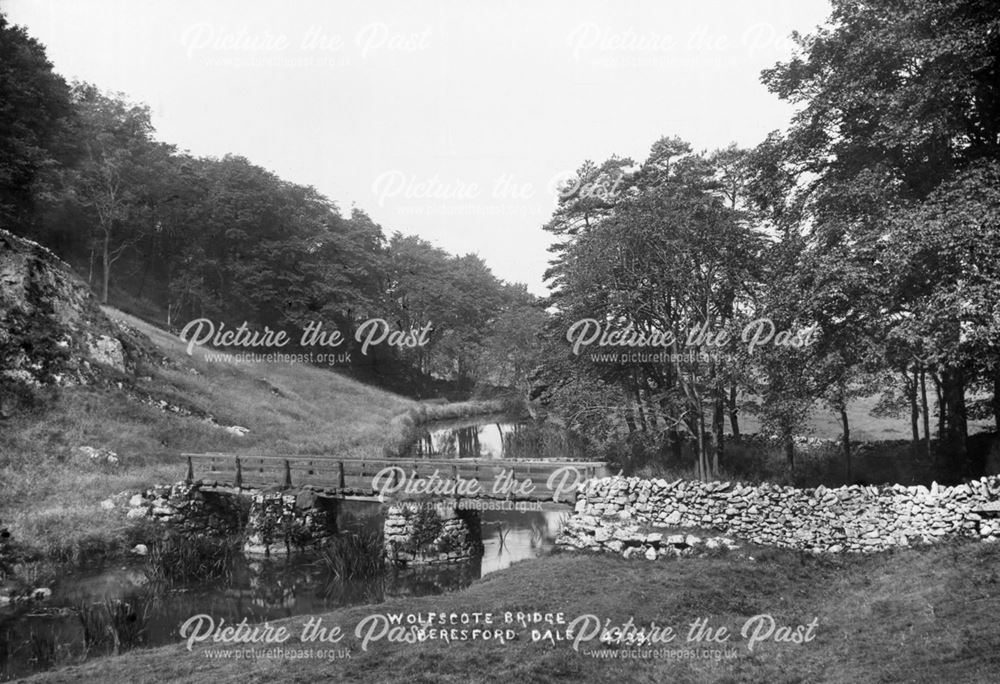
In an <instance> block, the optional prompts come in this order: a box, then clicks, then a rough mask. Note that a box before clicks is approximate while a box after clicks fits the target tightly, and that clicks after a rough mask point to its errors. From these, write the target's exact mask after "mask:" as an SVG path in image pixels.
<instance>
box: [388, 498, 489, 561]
mask: <svg viewBox="0 0 1000 684" xmlns="http://www.w3.org/2000/svg"><path fill="white" fill-rule="evenodd" d="M383 532H384V535H383V536H384V539H385V553H386V558H387V559H388V560H389V562H391V563H393V564H394V565H396V566H401V567H406V566H410V565H424V564H429V563H455V562H459V561H466V560H470V559H473V558H478V557H480V556H482V555H483V535H482V528H481V519H480V514H479V511H478V510H473V509H465V508H462V507H461V505H460V504H459V501H458V500H456V499H437V500H433V499H423V500H413V501H399V502H395V503H392V504H390V505H389V508H388V510H386V512H385V523H384V527H383Z"/></svg>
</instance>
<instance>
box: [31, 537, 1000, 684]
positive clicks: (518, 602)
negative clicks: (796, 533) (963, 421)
mask: <svg viewBox="0 0 1000 684" xmlns="http://www.w3.org/2000/svg"><path fill="white" fill-rule="evenodd" d="M748 551H749V552H748ZM998 562H1000V547H998V545H996V544H984V543H978V542H964V543H955V544H951V545H943V546H937V547H932V548H928V549H918V550H905V551H899V552H896V553H883V554H875V555H867V556H842V557H835V558H830V557H826V558H821V557H815V556H809V555H799V554H797V553H793V552H786V551H774V550H764V549H752V550H741V551H737V552H733V553H729V554H719V555H716V556H714V557H701V558H684V559H678V560H658V561H653V562H650V561H646V560H644V559H631V560H624V559H622V558H620V557H617V556H610V555H600V556H597V555H591V554H586V555H583V554H571V553H562V554H558V555H555V556H551V557H547V558H542V559H538V560H534V561H529V562H525V563H520V564H517V565H514V566H512V567H511V568H509V569H507V570H504V571H501V572H498V573H496V574H494V575H490V576H489V577H488V578H486V579H484V580H483V581H481V582H477V583H476V584H474V585H472V586H471V587H469V588H468V589H466V590H464V591H461V592H458V593H455V594H446V595H442V596H429V597H424V598H420V599H405V598H404V599H395V600H391V601H388V602H386V603H385V604H381V605H378V606H367V607H365V606H362V607H356V608H350V609H344V610H340V611H336V612H334V613H331V614H328V615H324V616H323V626H324V627H328V628H329V627H333V626H340V627H342V628H343V630H344V632H345V633H346V636H345V637H344V638H343V640H342V641H341V642H339V643H337V644H335V646H336V648H337V649H340V650H342V649H349V650H350V657H349V658H347V659H337V660H331V661H328V660H326V659H320V658H316V657H305V658H302V659H298V660H289V659H284V658H269V659H256V660H242V659H240V660H233V659H226V660H218V659H215V658H212V657H209V655H207V652H208V651H215V652H218V651H220V650H225V648H226V646H225V645H222V644H213V643H211V641H209V642H206V643H203V644H200V645H195V647H194V651H193V652H188V651H187V650H186V649H185V646H184V645H183V644H177V645H173V646H166V647H162V648H157V649H154V650H149V651H135V652H132V653H129V654H126V655H124V656H121V657H115V658H105V659H101V660H95V661H93V662H90V663H85V664H83V665H81V666H77V667H73V668H68V669H63V670H57V671H54V672H48V673H43V674H41V675H39V676H38V677H37V680H38V681H45V682H69V681H131V682H161V681H172V682H204V681H213V682H219V683H220V684H221V683H223V682H240V683H241V684H244V683H247V682H270V681H279V680H280V681H296V682H317V681H339V682H431V681H433V682H469V681H472V682H493V681H496V682H509V681H524V682H529V681H530V682H556V681H559V682H577V681H579V682H607V681H629V682H845V683H846V682H927V683H928V684H930V683H937V682H942V681H952V682H993V681H996V673H997V671H998V668H1000V629H998V628H997V625H996V615H995V612H996V607H997V602H998V601H1000V584H998V582H997V570H996V567H997V563H998ZM504 611H511V612H515V613H516V612H517V611H525V612H536V611H537V612H540V613H546V612H553V613H555V612H563V613H564V615H565V617H566V621H567V622H568V621H571V620H572V619H573V618H575V617H576V616H579V615H584V614H592V615H595V616H597V617H598V618H599V619H601V620H602V621H603V620H605V619H608V620H610V624H611V625H612V626H614V625H621V624H623V623H624V622H625V621H627V620H628V619H629V618H634V621H635V624H636V625H638V626H646V627H648V626H649V625H650V623H653V622H655V623H656V624H657V625H658V626H660V627H663V626H671V627H673V628H675V630H676V631H677V632H678V633H679V635H678V637H677V639H676V640H675V641H673V642H672V643H666V644H657V645H656V648H658V649H662V650H661V656H660V657H659V658H654V657H646V658H629V659H622V658H614V659H609V658H598V657H595V656H594V655H592V654H587V653H585V652H584V651H585V650H591V649H595V648H600V646H599V645H596V643H595V642H592V643H591V645H589V646H588V645H586V644H585V645H582V646H581V650H580V651H579V652H577V651H574V650H573V649H572V648H571V647H570V646H569V645H568V644H567V643H566V642H565V641H559V642H555V643H549V642H532V640H531V636H530V627H529V629H527V630H526V629H521V628H520V627H519V628H518V631H519V634H518V637H517V639H516V640H515V641H513V642H508V643H506V644H501V643H498V642H497V641H483V640H477V641H472V640H467V641H462V640H458V641H454V642H452V643H450V644H449V643H445V642H443V641H440V640H437V641H429V642H425V643H416V644H405V643H388V642H387V640H386V639H383V640H381V641H379V642H377V643H373V644H370V645H369V650H368V651H367V652H364V651H362V650H361V649H360V640H359V639H357V638H356V636H355V632H354V630H355V626H356V625H357V624H358V623H359V622H360V621H361V620H362V619H364V618H365V617H366V616H368V615H371V614H374V613H383V614H389V613H403V614H420V615H423V616H426V615H427V614H428V613H435V614H437V613H442V612H443V613H445V614H452V613H457V614H462V613H465V614H469V615H471V614H472V613H477V612H478V613H483V612H491V613H493V614H494V615H502V613H503V612H504ZM761 614H769V615H771V616H773V618H774V620H775V622H776V624H777V625H778V626H790V627H792V628H793V630H794V628H795V627H797V626H799V625H802V626H806V625H808V624H809V623H810V622H811V621H812V620H813V619H816V620H817V626H816V627H815V629H814V631H813V635H814V638H813V639H812V640H810V641H809V642H808V643H781V642H776V641H775V640H774V639H773V638H772V639H768V640H765V641H764V642H761V643H758V644H756V645H755V646H754V648H753V650H752V651H751V650H750V649H749V648H748V640H747V639H746V638H744V637H743V636H742V635H741V633H740V632H741V627H742V626H743V625H744V624H745V623H746V621H747V620H748V619H749V618H751V617H752V616H756V615H761ZM699 618H702V619H705V620H706V621H707V624H708V625H709V626H710V627H711V628H712V629H713V630H715V629H718V628H719V627H726V628H727V629H728V630H729V632H730V636H731V638H730V639H729V640H728V642H727V643H725V644H721V645H720V644H710V643H701V644H699V643H697V642H692V643H688V642H687V640H686V639H687V626H688V625H689V624H690V623H691V622H692V621H693V620H696V619H699ZM405 619H406V618H405V617H404V620H405ZM498 619H499V618H498ZM304 621H305V618H303V617H298V618H292V619H290V620H287V621H284V623H285V624H287V625H288V628H289V631H290V632H291V633H292V638H291V640H290V641H288V642H286V643H285V644H284V645H283V647H284V648H288V649H302V648H306V647H309V646H312V647H313V648H318V647H322V646H324V644H321V643H313V644H305V645H303V644H301V642H299V640H298V637H299V634H300V633H301V630H302V625H303V624H304ZM404 624H405V623H404ZM541 629H545V628H544V626H543V627H541ZM562 629H563V630H565V626H563V628H562ZM762 636H763V635H762ZM327 646H329V645H327ZM723 646H725V647H726V648H727V649H733V650H734V651H735V655H734V657H731V658H721V659H713V658H712V657H694V658H691V657H685V656H684V655H683V654H682V655H679V656H678V655H676V654H677V653H678V652H683V651H684V650H685V649H688V650H690V649H695V648H697V649H709V650H718V649H721V648H722V647H723ZM258 647H259V648H264V647H263V646H258ZM270 647H271V648H273V645H272V646H270ZM237 648H240V649H242V646H239V645H238V646H237ZM645 648H647V649H648V648H650V647H645ZM671 652H672V653H674V654H675V655H674V656H673V657H671V656H670V655H669V654H670V653H671ZM33 681H34V680H33Z"/></svg>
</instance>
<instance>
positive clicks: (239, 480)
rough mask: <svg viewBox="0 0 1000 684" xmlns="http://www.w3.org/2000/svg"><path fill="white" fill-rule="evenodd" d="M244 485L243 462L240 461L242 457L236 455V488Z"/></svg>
mask: <svg viewBox="0 0 1000 684" xmlns="http://www.w3.org/2000/svg"><path fill="white" fill-rule="evenodd" d="M241 487H243V464H242V463H240V457H239V456H237V457H236V488H237V489H240V488H241Z"/></svg>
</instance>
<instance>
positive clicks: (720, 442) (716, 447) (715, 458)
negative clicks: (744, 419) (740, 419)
mask: <svg viewBox="0 0 1000 684" xmlns="http://www.w3.org/2000/svg"><path fill="white" fill-rule="evenodd" d="M725 401H726V400H725V395H724V394H723V393H722V390H721V389H720V390H719V393H718V396H716V398H715V406H714V410H713V412H712V441H713V442H714V443H713V444H712V447H713V449H712V475H713V476H715V477H718V475H719V464H720V463H721V462H722V452H723V450H724V449H725V434H724V433H725V412H726V406H725Z"/></svg>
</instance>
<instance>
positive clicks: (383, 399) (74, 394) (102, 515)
mask: <svg viewBox="0 0 1000 684" xmlns="http://www.w3.org/2000/svg"><path fill="white" fill-rule="evenodd" d="M108 313H109V314H110V315H112V316H113V317H115V318H119V319H123V320H125V321H126V322H127V323H129V324H130V325H132V326H134V327H135V328H138V329H139V330H140V331H142V332H144V333H145V334H146V335H148V336H149V337H150V338H151V339H152V340H153V342H154V343H155V344H156V346H157V347H158V348H159V350H160V351H161V352H162V353H163V354H164V355H166V356H167V357H168V358H170V359H172V360H173V361H174V367H158V368H152V369H147V370H145V371H144V372H146V373H148V379H146V380H140V381H139V382H138V383H137V386H138V388H139V389H140V390H142V391H144V392H148V393H150V394H151V395H152V396H154V397H156V398H161V399H163V400H165V401H167V402H169V403H171V404H175V405H180V406H183V407H186V408H190V409H194V410H197V411H203V412H207V413H209V414H211V415H213V416H214V417H215V418H216V420H217V422H218V423H219V424H220V425H222V426H230V425H239V426H243V427H246V428H249V430H250V432H249V433H248V434H247V435H246V436H243V437H240V436H236V435H233V434H230V433H229V432H227V431H226V430H224V429H222V428H221V427H217V426H214V425H210V424H209V423H207V422H205V421H203V420H200V419H198V418H194V417H184V416H180V415H177V414H175V413H171V412H169V411H164V410H161V409H159V408H157V407H155V406H150V405H147V404H144V403H141V402H139V401H135V400H133V399H130V398H129V397H128V396H127V395H126V394H125V392H123V391H119V390H115V389H111V390H105V389H98V388H93V387H69V388H62V389H60V390H59V391H58V396H57V397H55V398H53V399H51V400H50V401H48V402H47V403H46V405H44V406H43V407H42V408H41V409H40V410H36V411H33V412H32V413H30V414H27V415H18V416H15V417H13V418H10V419H8V420H6V421H4V423H3V424H2V429H0V491H2V492H3V496H2V498H0V521H3V524H4V525H5V526H7V527H9V528H10V530H11V533H12V534H13V536H14V539H15V540H17V542H18V543H19V544H20V545H22V547H26V549H27V551H28V554H29V555H38V556H43V557H46V558H48V559H51V560H68V561H74V562H79V561H81V560H86V559H89V558H92V557H94V556H97V555H101V554H105V553H114V552H115V551H119V550H121V548H122V547H123V546H124V545H126V544H130V543H132V541H133V540H132V539H131V537H130V532H129V527H128V526H126V525H125V524H124V521H123V520H122V518H121V515H120V512H118V511H105V510H102V509H101V508H100V505H99V503H100V501H101V500H102V499H104V498H105V497H107V496H109V495H111V494H115V493H117V492H120V491H123V490H131V491H135V490H138V489H142V488H144V487H148V486H150V485H153V484H158V483H163V482H173V481H177V480H179V479H181V478H182V477H183V475H184V472H185V470H184V466H183V463H182V462H181V460H180V459H179V456H178V455H179V453H180V452H183V451H230V450H232V451H239V452H241V453H247V454H280V453H322V454H330V455H339V456H344V457H365V456H378V455H381V452H382V448H383V446H384V443H385V441H386V439H387V437H388V435H387V434H386V426H387V425H388V424H389V422H390V420H391V418H392V417H393V416H394V415H396V414H398V413H400V412H401V411H404V410H406V409H408V408H411V407H412V406H414V402H412V401H410V400H408V399H406V398H404V397H400V396H398V395H395V394H391V393H389V392H384V391H382V390H379V389H377V388H374V387H370V386H367V385H363V384H361V383H359V382H356V381H354V380H351V379H348V378H345V377H343V376H341V375H338V374H337V373H334V372H330V371H327V370H323V369H319V368H314V367H310V366H305V365H289V364H249V365H240V366H237V365H231V364H227V363H220V362H209V361H207V360H206V358H205V354H204V352H203V351H200V350H198V349H195V354H194V356H190V357H189V356H187V354H185V352H184V345H183V344H182V343H181V341H180V340H179V339H177V338H176V337H174V336H172V335H170V334H168V333H166V332H164V331H162V330H160V329H158V328H155V327H153V326H150V325H148V324H146V323H144V322H142V321H140V320H139V319H137V318H134V317H131V316H127V315H126V314H122V313H120V312H117V311H114V310H108ZM81 446H92V447H98V448H105V449H111V450H112V451H114V452H115V453H116V454H117V455H118V458H119V459H120V462H119V463H118V464H113V465H112V464H108V463H106V462H105V463H97V462H92V461H91V460H90V459H89V458H88V457H86V456H84V455H81V454H80V453H79V452H78V450H77V448H78V447H81Z"/></svg>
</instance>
